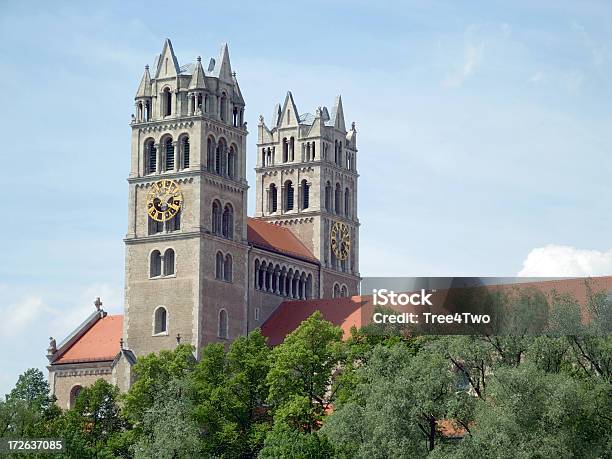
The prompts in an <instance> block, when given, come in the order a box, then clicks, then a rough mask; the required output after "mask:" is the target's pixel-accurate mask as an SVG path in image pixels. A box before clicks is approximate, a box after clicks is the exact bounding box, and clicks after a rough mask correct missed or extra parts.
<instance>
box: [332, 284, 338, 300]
mask: <svg viewBox="0 0 612 459" xmlns="http://www.w3.org/2000/svg"><path fill="white" fill-rule="evenodd" d="M339 297H340V286H339V285H338V284H334V292H333V294H332V298H339Z"/></svg>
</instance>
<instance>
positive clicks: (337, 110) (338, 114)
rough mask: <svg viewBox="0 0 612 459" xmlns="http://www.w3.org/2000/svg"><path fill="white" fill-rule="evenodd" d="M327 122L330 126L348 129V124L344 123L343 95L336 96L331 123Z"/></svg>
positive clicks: (342, 129) (343, 129)
mask: <svg viewBox="0 0 612 459" xmlns="http://www.w3.org/2000/svg"><path fill="white" fill-rule="evenodd" d="M326 124H327V125H328V126H333V127H335V128H336V129H339V130H341V131H346V126H345V124H344V109H343V108H342V96H338V97H336V101H335V102H334V107H333V108H332V112H331V116H330V119H329V123H326Z"/></svg>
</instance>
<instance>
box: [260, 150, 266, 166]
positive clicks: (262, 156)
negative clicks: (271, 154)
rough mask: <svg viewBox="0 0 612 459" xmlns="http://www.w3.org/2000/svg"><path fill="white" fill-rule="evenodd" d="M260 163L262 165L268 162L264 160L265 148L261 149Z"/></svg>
mask: <svg viewBox="0 0 612 459" xmlns="http://www.w3.org/2000/svg"><path fill="white" fill-rule="evenodd" d="M261 165H262V166H267V165H268V163H267V162H266V149H265V148H262V149H261Z"/></svg>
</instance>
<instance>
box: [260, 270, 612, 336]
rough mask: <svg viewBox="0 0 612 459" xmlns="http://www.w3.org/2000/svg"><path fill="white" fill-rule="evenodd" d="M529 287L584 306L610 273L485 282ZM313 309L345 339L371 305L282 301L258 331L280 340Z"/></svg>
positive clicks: (359, 300) (607, 286)
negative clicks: (567, 297) (339, 330)
mask: <svg viewBox="0 0 612 459" xmlns="http://www.w3.org/2000/svg"><path fill="white" fill-rule="evenodd" d="M530 287H533V288H536V289H538V290H540V291H541V292H542V293H543V294H544V295H545V296H546V297H548V298H550V297H551V296H552V295H553V294H554V293H556V294H569V295H571V296H572V297H573V298H574V299H575V300H576V301H577V302H578V303H579V304H581V305H582V306H585V305H586V302H587V297H588V292H589V290H591V291H592V292H593V293H595V292H600V291H602V290H605V291H610V290H611V289H612V276H604V277H589V278H575V279H558V280H543V281H536V282H524V283H515V284H503V285H488V286H487V288H489V289H491V290H496V289H501V290H504V291H508V292H509V293H512V292H513V291H516V290H518V289H519V288H520V289H524V288H530ZM446 294H447V291H446V290H438V291H437V292H436V293H434V294H433V295H432V301H433V303H434V305H441V304H443V303H444V301H443V300H441V298H442V297H444V296H445V295H446ZM315 311H320V312H321V314H322V315H323V318H324V319H325V320H328V321H329V322H331V323H333V324H334V325H338V326H340V327H341V328H342V331H343V332H344V338H345V339H346V338H348V337H349V336H350V330H351V327H353V326H355V327H357V328H360V327H362V326H364V325H368V324H369V323H370V321H371V318H372V315H373V313H374V312H375V307H374V304H373V301H372V296H371V295H369V296H354V297H351V298H333V299H332V298H329V299H312V300H305V301H304V300H297V301H285V302H283V303H281V304H280V306H279V307H278V308H277V309H276V310H275V311H274V312H273V313H272V315H271V316H270V317H269V318H268V320H266V322H264V324H263V325H262V327H261V331H262V333H263V335H264V336H266V337H267V338H268V344H270V345H271V346H276V345H278V344H280V343H282V342H283V340H284V339H285V336H287V335H288V334H289V333H291V332H292V331H293V330H295V329H296V328H297V327H298V326H299V325H300V323H302V321H304V320H306V319H307V318H308V317H310V316H311V315H312V314H313V313H314V312H315ZM587 316H588V313H587V311H586V309H583V317H584V318H588V317H587Z"/></svg>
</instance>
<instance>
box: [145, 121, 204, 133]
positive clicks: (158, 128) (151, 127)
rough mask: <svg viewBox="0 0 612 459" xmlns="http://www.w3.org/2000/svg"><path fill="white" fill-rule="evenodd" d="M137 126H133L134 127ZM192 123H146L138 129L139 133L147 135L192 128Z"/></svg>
mask: <svg viewBox="0 0 612 459" xmlns="http://www.w3.org/2000/svg"><path fill="white" fill-rule="evenodd" d="M136 125H137V124H134V126H136ZM193 125H194V122H193V121H192V120H185V119H181V120H178V119H177V120H159V121H148V122H147V123H146V125H144V126H142V127H140V128H139V129H138V131H139V132H141V133H143V134H148V133H151V132H162V131H172V130H176V129H186V128H190V127H193Z"/></svg>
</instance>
